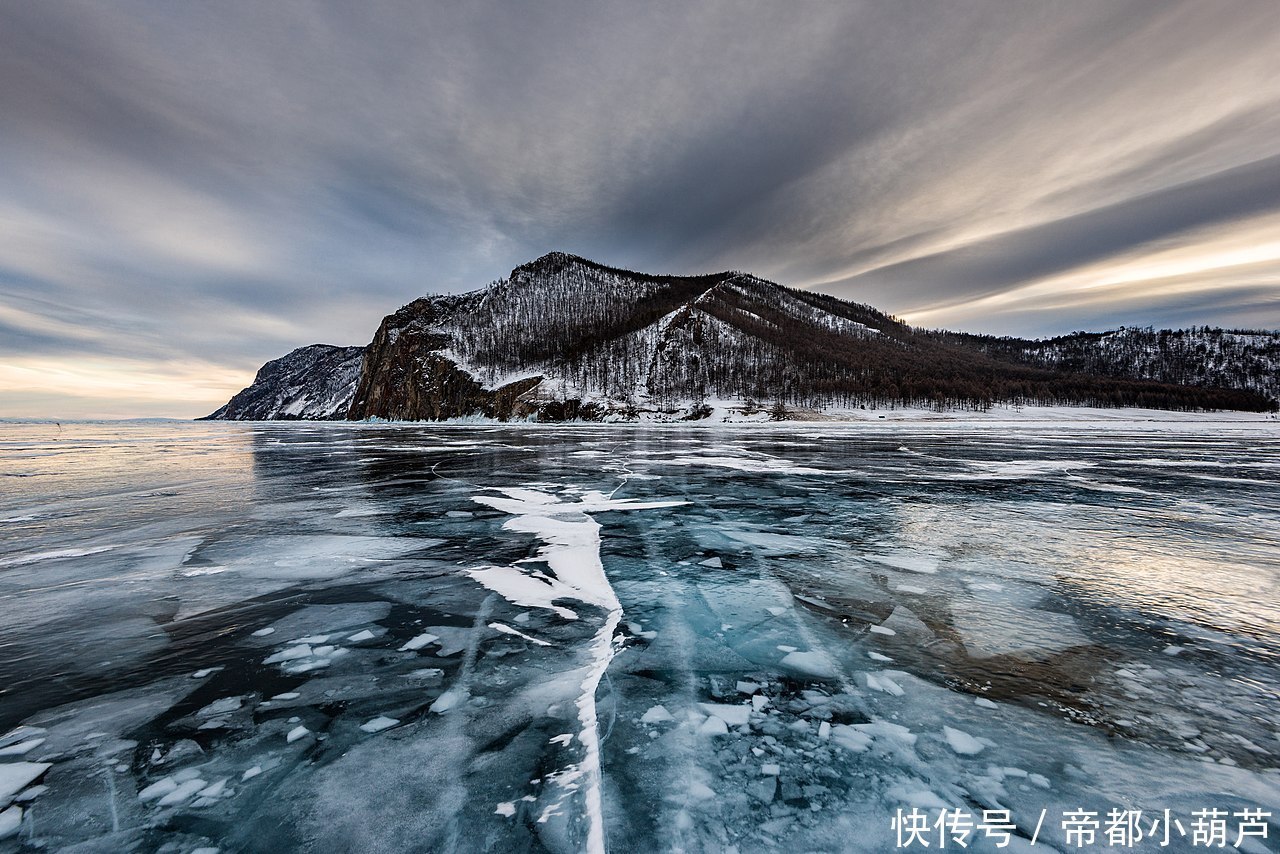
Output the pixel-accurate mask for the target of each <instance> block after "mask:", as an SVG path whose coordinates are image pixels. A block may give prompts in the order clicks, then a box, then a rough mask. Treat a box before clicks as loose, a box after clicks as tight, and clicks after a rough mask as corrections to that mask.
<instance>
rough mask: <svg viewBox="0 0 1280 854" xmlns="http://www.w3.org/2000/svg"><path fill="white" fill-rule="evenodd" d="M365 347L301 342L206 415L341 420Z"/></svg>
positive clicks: (228, 418)
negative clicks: (223, 404) (221, 405)
mask: <svg viewBox="0 0 1280 854" xmlns="http://www.w3.org/2000/svg"><path fill="white" fill-rule="evenodd" d="M364 349H365V348H363V347H334V346H332V345H329V344H312V345H311V346H309V347H299V348H298V349H297V350H294V351H293V352H292V353H290V354H288V355H287V356H281V357H280V358H279V359H273V360H272V361H270V362H267V363H266V364H265V365H263V366H262V367H261V368H260V369H259V370H258V375H257V376H256V377H254V380H253V385H251V386H249V387H248V388H246V389H245V390H244V391H242V392H240V393H239V394H237V395H236V396H235V397H233V398H231V400H229V401H228V402H227V404H226V405H225V406H223V407H222V408H221V409H219V410H218V411H217V412H214V413H212V414H210V415H206V416H205V419H217V420H225V421H270V420H294V419H298V420H307V421H333V420H342V419H344V418H346V417H347V410H348V408H349V407H350V405H351V395H352V393H353V392H354V391H355V387H356V382H357V381H358V380H359V379H360V361H361V357H362V356H363V355H364Z"/></svg>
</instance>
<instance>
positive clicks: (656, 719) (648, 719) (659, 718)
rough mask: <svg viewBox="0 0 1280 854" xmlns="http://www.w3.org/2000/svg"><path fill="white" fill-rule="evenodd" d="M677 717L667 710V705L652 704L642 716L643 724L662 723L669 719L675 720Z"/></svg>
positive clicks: (641, 721)
mask: <svg viewBox="0 0 1280 854" xmlns="http://www.w3.org/2000/svg"><path fill="white" fill-rule="evenodd" d="M673 720H675V718H673V717H672V716H671V713H670V712H668V711H667V709H666V707H665V706H652V707H650V709H649V710H648V711H647V712H645V713H644V714H643V715H641V716H640V723H642V724H660V723H666V722H667V721H673Z"/></svg>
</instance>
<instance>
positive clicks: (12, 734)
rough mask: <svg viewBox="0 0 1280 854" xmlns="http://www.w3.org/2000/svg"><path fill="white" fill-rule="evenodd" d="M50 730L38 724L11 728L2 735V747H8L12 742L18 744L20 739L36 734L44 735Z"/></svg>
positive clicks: (0, 740)
mask: <svg viewBox="0 0 1280 854" xmlns="http://www.w3.org/2000/svg"><path fill="white" fill-rule="evenodd" d="M46 732H48V730H46V729H44V728H43V727H38V726H25V725H24V726H20V727H17V728H16V729H11V730H9V731H8V732H7V733H5V734H4V735H0V747H8V746H9V745H11V744H17V743H18V742H20V741H27V740H28V739H31V738H35V737H36V736H40V735H44V734H45V733H46Z"/></svg>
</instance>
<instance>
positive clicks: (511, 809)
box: [467, 514, 516, 818]
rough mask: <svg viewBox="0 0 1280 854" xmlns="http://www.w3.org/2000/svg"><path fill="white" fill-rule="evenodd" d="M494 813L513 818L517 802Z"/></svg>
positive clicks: (499, 805) (512, 802) (506, 805)
mask: <svg viewBox="0 0 1280 854" xmlns="http://www.w3.org/2000/svg"><path fill="white" fill-rule="evenodd" d="M467 515H471V514H467ZM494 813H496V814H497V815H500V816H505V817H506V818H511V816H513V815H515V814H516V805H515V802H514V801H505V802H503V803H500V804H498V808H497V809H495V810H494Z"/></svg>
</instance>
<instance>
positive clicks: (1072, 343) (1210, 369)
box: [924, 326, 1280, 400]
mask: <svg viewBox="0 0 1280 854" xmlns="http://www.w3.org/2000/svg"><path fill="white" fill-rule="evenodd" d="M924 334H926V335H927V336H929V337H931V338H933V339H935V340H939V341H945V342H947V343H952V344H955V345H957V346H961V347H967V348H971V349H976V350H978V351H980V352H982V353H985V354H988V355H991V356H993V357H995V358H998V359H1001V360H1004V361H1010V362H1015V363H1018V364H1025V365H1032V366H1036V367H1042V368H1048V369H1051V370H1055V371H1059V372H1066V373H1083V374H1096V375H1101V376H1110V377H1121V378H1125V379H1134V380H1152V381H1156V382H1162V383H1170V384H1175V385H1194V386H1202V387H1206V388H1233V389H1250V390H1253V391H1256V392H1259V393H1260V394H1262V395H1264V396H1266V397H1269V398H1271V399H1272V400H1275V399H1276V398H1280V333H1277V332H1266V331H1256V330H1239V329H1235V330H1227V329H1221V328H1215V327H1209V326H1197V327H1191V328H1189V329H1161V330H1156V329H1153V328H1151V327H1145V328H1133V327H1121V328H1120V329H1117V330H1114V331H1110V332H1073V333H1071V334H1070V335H1063V336H1059V337H1056V338H1047V339H1043V340H1037V341H1029V340H1026V339H1022V338H1012V337H995V336H987V335H970V334H965V333H957V332H937V331H935V332H928V333H924Z"/></svg>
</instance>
